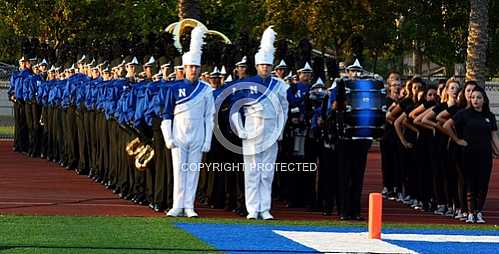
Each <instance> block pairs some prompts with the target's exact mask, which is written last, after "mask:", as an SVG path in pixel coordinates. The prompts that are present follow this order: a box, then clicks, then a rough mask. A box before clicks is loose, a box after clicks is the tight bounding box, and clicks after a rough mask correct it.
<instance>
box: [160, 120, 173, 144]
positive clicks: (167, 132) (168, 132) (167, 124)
mask: <svg viewBox="0 0 499 254" xmlns="http://www.w3.org/2000/svg"><path fill="white" fill-rule="evenodd" d="M161 132H162V133H163V138H164V140H165V145H166V148H168V149H172V148H173V147H174V144H173V139H172V120H169V119H166V120H163V121H162V122H161Z"/></svg>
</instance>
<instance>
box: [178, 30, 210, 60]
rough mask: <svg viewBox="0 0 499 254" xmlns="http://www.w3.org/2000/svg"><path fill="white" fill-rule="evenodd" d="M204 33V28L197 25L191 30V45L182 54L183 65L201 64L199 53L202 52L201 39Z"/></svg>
mask: <svg viewBox="0 0 499 254" xmlns="http://www.w3.org/2000/svg"><path fill="white" fill-rule="evenodd" d="M205 33H206V28H205V27H203V26H197V27H194V29H192V32H191V45H190V47H189V52H187V53H185V54H184V55H183V56H182V64H183V65H197V66H201V54H203V39H204V35H205Z"/></svg>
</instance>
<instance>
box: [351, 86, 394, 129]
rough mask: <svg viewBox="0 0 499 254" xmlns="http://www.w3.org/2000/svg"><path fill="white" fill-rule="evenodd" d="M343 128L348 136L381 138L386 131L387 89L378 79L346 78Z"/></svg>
mask: <svg viewBox="0 0 499 254" xmlns="http://www.w3.org/2000/svg"><path fill="white" fill-rule="evenodd" d="M343 85H344V90H343V89H342V90H343V92H344V93H345V94H344V96H343V98H344V99H345V102H344V105H345V107H344V116H343V128H344V135H345V137H347V138H380V137H381V136H382V135H383V132H384V126H385V115H386V111H387V105H386V99H385V98H386V89H385V87H384V84H383V82H382V81H379V80H376V79H370V78H368V79H358V80H351V79H344V82H343Z"/></svg>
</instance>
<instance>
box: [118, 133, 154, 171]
mask: <svg viewBox="0 0 499 254" xmlns="http://www.w3.org/2000/svg"><path fill="white" fill-rule="evenodd" d="M125 150H126V152H127V154H128V155H129V156H130V157H131V158H132V159H135V168H136V169H137V170H138V171H144V170H146V168H147V164H149V162H150V161H151V160H152V158H154V149H153V148H152V147H151V146H150V145H145V144H143V143H142V142H141V141H140V139H139V138H135V139H133V140H132V141H130V142H129V143H128V144H127V145H126V148H125Z"/></svg>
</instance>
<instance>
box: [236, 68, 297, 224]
mask: <svg viewBox="0 0 499 254" xmlns="http://www.w3.org/2000/svg"><path fill="white" fill-rule="evenodd" d="M271 79H272V81H271V84H272V83H275V85H274V86H273V87H272V86H271V85H269V91H268V92H269V94H268V95H266V96H264V98H263V99H261V100H260V101H259V102H257V103H255V104H253V105H251V106H247V107H245V108H244V116H245V119H246V121H245V124H244V130H243V131H241V132H242V133H244V132H246V133H244V134H243V135H242V136H243V157H244V186H245V201H246V209H247V210H248V214H249V215H248V218H251V219H256V218H255V217H257V216H258V214H261V216H262V217H264V218H265V215H263V214H267V217H268V214H269V213H268V212H269V211H270V208H271V203H272V202H271V201H272V181H273V180H274V171H275V169H274V164H275V161H276V158H277V152H278V149H277V139H278V138H279V137H280V136H281V133H282V131H283V129H284V124H285V123H286V119H287V112H288V102H287V99H286V94H287V92H286V91H287V85H286V84H285V83H284V82H283V81H282V80H280V79H277V78H274V77H272V78H271ZM272 102H274V104H272ZM276 102H277V103H278V105H275V103H276ZM276 106H277V107H280V108H277V109H276ZM236 126H239V125H236ZM244 137H245V138H244ZM269 219H270V218H269Z"/></svg>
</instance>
